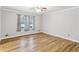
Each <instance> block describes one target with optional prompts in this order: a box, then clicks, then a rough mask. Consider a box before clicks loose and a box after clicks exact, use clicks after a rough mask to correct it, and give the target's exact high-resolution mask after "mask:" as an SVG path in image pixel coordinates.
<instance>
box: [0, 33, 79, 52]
mask: <svg viewBox="0 0 79 59" xmlns="http://www.w3.org/2000/svg"><path fill="white" fill-rule="evenodd" d="M78 51H79V43H76V42H72V41H69V40H66V39H63V38H59V37H55V36H51V35H47V34H44V33H38V34H34V35H26V36H22V37H16V38H10V39H6V40H2V41H1V42H0V52H78Z"/></svg>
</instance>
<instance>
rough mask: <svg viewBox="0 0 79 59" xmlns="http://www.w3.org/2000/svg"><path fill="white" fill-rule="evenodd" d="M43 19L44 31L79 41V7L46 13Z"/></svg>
mask: <svg viewBox="0 0 79 59" xmlns="http://www.w3.org/2000/svg"><path fill="white" fill-rule="evenodd" d="M42 20H43V21H42V31H43V32H45V33H48V34H51V35H57V36H60V37H65V38H68V39H72V40H73V41H79V7H73V8H70V9H64V10H59V11H56V12H53V11H51V12H48V13H45V14H43V15H42Z"/></svg>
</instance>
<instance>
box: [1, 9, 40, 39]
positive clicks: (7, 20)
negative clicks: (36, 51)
mask: <svg viewBox="0 0 79 59" xmlns="http://www.w3.org/2000/svg"><path fill="white" fill-rule="evenodd" d="M17 14H26V15H34V16H36V19H35V20H36V21H35V27H36V29H35V30H34V31H32V30H31V31H27V32H26V31H21V32H17V31H16V28H17ZM39 30H40V15H37V14H32V13H23V12H14V11H10V10H4V9H3V11H2V38H7V37H5V35H6V34H8V35H9V36H8V37H14V36H20V35H27V34H33V33H38V32H39Z"/></svg>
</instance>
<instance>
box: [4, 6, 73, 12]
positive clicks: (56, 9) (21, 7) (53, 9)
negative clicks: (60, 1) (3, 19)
mask: <svg viewBox="0 0 79 59" xmlns="http://www.w3.org/2000/svg"><path fill="white" fill-rule="evenodd" d="M43 7H46V8H47V11H51V10H52V11H58V10H62V9H67V8H72V7H74V6H43ZM3 8H6V9H13V10H19V11H24V12H33V13H37V12H36V11H35V10H33V8H36V7H28V6H3Z"/></svg>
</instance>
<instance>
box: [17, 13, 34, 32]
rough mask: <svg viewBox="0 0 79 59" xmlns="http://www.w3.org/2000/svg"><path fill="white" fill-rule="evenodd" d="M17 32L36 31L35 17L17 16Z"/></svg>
mask: <svg viewBox="0 0 79 59" xmlns="http://www.w3.org/2000/svg"><path fill="white" fill-rule="evenodd" d="M17 20H18V21H17V31H21V30H24V31H30V29H32V30H35V16H29V15H20V14H18V15H17Z"/></svg>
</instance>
